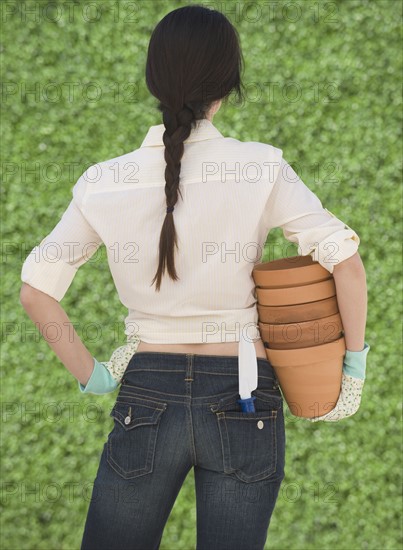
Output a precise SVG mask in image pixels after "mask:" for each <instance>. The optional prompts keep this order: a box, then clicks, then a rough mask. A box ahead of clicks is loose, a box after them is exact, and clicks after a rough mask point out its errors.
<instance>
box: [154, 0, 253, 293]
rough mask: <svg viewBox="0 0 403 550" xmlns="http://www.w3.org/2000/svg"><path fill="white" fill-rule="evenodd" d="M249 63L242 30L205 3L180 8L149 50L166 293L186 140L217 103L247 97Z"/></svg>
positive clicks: (161, 269)
mask: <svg viewBox="0 0 403 550" xmlns="http://www.w3.org/2000/svg"><path fill="white" fill-rule="evenodd" d="M243 66H244V62H243V56H242V52H241V49H240V44H239V36H238V33H237V30H236V29H235V28H234V27H233V26H232V24H231V22H230V21H229V20H228V19H227V18H226V17H225V15H223V14H222V13H221V12H219V11H216V10H213V9H210V8H206V7H204V6H202V5H197V4H194V5H190V6H184V7H182V8H177V9H175V10H173V11H171V12H170V13H168V14H167V15H165V17H163V19H161V21H160V22H159V23H158V24H157V26H156V27H155V29H154V30H153V33H152V36H151V39H150V43H149V46H148V56H147V64H146V83H147V87H148V89H149V91H150V92H151V94H152V95H153V96H154V97H156V98H157V99H158V102H159V103H158V109H159V110H160V112H161V113H162V118H163V123H164V126H165V132H164V134H163V142H164V145H165V153H164V158H165V161H166V168H165V198H166V206H167V211H166V214H165V219H164V223H163V225H162V228H161V233H160V240H159V261H158V269H157V272H156V274H155V276H154V278H153V280H152V283H151V284H154V283H155V282H156V291H159V290H160V286H161V280H162V276H163V274H164V271H165V268H167V270H168V275H169V276H170V278H171V279H172V280H174V281H177V280H178V279H179V277H178V275H177V273H176V270H175V261H174V252H175V246H176V247H177V248H178V241H177V234H176V230H175V223H174V212H173V210H174V207H175V204H176V203H177V200H178V193H179V194H180V195H181V198H182V199H183V197H182V193H181V190H180V188H179V182H180V171H181V159H182V156H183V153H184V150H185V146H184V141H185V140H187V138H188V137H189V136H190V133H191V131H192V129H195V127H196V121H197V120H199V119H203V118H206V113H207V111H208V110H209V109H210V108H211V106H212V104H213V103H214V102H216V101H219V100H221V101H222V100H225V99H226V98H227V97H228V96H229V95H230V93H231V92H232V90H235V91H236V93H237V95H238V98H239V99H241V100H243V98H244V90H243V89H244V86H243V83H242V81H241V76H240V73H241V70H242V69H243Z"/></svg>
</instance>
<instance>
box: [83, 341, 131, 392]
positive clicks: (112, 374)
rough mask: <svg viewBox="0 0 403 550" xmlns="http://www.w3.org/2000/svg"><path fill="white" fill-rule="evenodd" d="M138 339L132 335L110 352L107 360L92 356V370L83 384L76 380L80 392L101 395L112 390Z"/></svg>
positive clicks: (120, 378) (116, 384)
mask: <svg viewBox="0 0 403 550" xmlns="http://www.w3.org/2000/svg"><path fill="white" fill-rule="evenodd" d="M139 343H140V339H139V338H137V337H134V338H133V339H132V340H130V341H129V342H128V343H127V344H126V345H124V346H120V347H119V348H117V349H115V351H114V352H113V353H112V356H111V358H110V359H109V361H106V362H102V363H100V362H99V361H98V360H97V359H95V357H94V370H93V371H92V374H91V376H90V378H89V380H88V382H87V384H86V385H85V386H84V385H83V384H81V383H80V382H78V387H79V390H80V392H81V393H94V394H96V395H102V394H104V393H110V392H112V391H114V390H115V389H116V388H117V387H118V385H119V384H120V382H121V380H122V377H123V374H124V372H125V370H126V367H127V365H128V364H129V361H130V359H131V358H132V357H133V355H134V353H136V351H137V347H138V345H139Z"/></svg>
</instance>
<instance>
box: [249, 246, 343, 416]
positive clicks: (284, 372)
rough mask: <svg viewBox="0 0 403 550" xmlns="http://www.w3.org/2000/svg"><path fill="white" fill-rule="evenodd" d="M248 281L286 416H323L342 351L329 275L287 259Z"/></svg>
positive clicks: (260, 268) (335, 388) (336, 391)
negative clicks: (253, 291) (254, 290)
mask: <svg viewBox="0 0 403 550" xmlns="http://www.w3.org/2000/svg"><path fill="white" fill-rule="evenodd" d="M252 276H253V279H254V281H255V285H256V297H257V302H258V304H257V308H258V313H259V316H258V317H259V328H260V332H261V336H262V340H263V341H264V342H265V348H266V355H267V358H268V360H269V361H270V363H271V365H272V366H273V369H274V370H275V372H276V375H277V378H278V380H279V384H280V388H281V391H282V393H283V396H284V398H285V400H286V401H287V404H288V406H289V408H290V411H291V413H292V414H294V415H295V416H300V417H305V418H312V417H314V416H321V415H323V414H326V413H327V412H329V411H330V410H332V409H333V408H334V407H335V405H336V403H337V400H338V398H339V395H340V389H341V378H342V370H343V359H344V355H345V351H346V348H345V340H344V336H343V326H342V322H341V317H340V315H339V310H338V306H337V296H336V286H335V284H334V278H333V275H332V274H331V273H329V271H328V270H327V269H325V268H323V267H322V266H321V265H320V264H319V263H318V262H316V261H313V260H312V258H311V256H293V257H289V258H282V259H280V260H274V261H272V262H266V263H263V264H258V265H256V266H255V267H254V269H253V271H252ZM296 324H297V325H298V327H297V329H298V331H299V332H297V330H296V327H295V325H296ZM291 325H293V327H292V326H291ZM332 329H333V330H332ZM290 330H294V332H291V333H290ZM287 331H288V332H287ZM318 331H319V332H318ZM293 335H295V336H296V337H297V338H295V336H293ZM293 337H294V341H293V340H292V338H293ZM330 338H333V341H330V342H329V339H330ZM324 340H326V341H327V342H326V343H323V342H324Z"/></svg>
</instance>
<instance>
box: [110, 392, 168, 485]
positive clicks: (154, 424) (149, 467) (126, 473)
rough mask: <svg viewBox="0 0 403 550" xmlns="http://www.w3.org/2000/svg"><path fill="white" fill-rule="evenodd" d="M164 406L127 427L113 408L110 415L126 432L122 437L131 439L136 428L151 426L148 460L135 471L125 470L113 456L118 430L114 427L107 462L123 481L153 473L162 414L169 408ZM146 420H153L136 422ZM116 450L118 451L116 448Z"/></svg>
mask: <svg viewBox="0 0 403 550" xmlns="http://www.w3.org/2000/svg"><path fill="white" fill-rule="evenodd" d="M133 403H134V402H133ZM125 404H126V403H125ZM164 405H165V406H164V407H163V408H156V409H155V412H154V414H153V415H152V416H150V417H142V418H141V419H140V418H137V419H135V423H132V424H130V425H125V424H124V423H122V422H121V420H120V419H119V417H117V416H115V415H114V414H116V413H117V414H118V415H120V416H122V417H123V415H122V414H121V413H120V412H119V411H118V410H117V409H116V408H115V407H116V404H115V406H114V407H113V409H112V411H111V413H110V415H111V416H112V418H113V419H114V421H115V420H116V422H118V425H119V429H121V428H120V427H123V430H124V431H123V432H122V433H121V434H120V437H131V430H132V429H134V428H136V427H139V426H143V425H148V426H150V435H149V437H148V442H147V454H146V458H145V466H144V467H142V468H136V469H133V470H125V469H124V468H123V467H122V466H121V465H120V464H119V463H118V461H117V459H116V458H117V457H115V458H114V456H113V454H114V447H113V439H114V431H115V430H116V425H115V426H114V429H113V430H112V432H111V433H110V435H109V438H108V442H107V455H106V458H107V462H108V464H109V465H110V466H111V467H112V468H113V470H114V471H115V472H117V473H118V474H119V475H120V476H121V477H122V478H123V479H132V478H135V477H139V476H141V475H145V474H149V473H151V472H152V471H153V467H154V457H155V449H156V444H157V437H158V432H159V426H160V420H161V416H162V413H163V412H164V411H165V410H166V408H167V404H166V403H165V404H164ZM144 418H148V419H151V420H149V422H143V423H139V422H136V421H137V420H142V419H144ZM115 450H116V447H115Z"/></svg>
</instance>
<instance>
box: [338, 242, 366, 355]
mask: <svg viewBox="0 0 403 550" xmlns="http://www.w3.org/2000/svg"><path fill="white" fill-rule="evenodd" d="M333 277H334V282H335V285H336V293H337V302H338V306H339V312H340V317H341V320H342V324H343V329H344V338H345V341H346V348H347V349H348V350H350V351H361V350H362V349H363V348H364V338H365V326H366V321H367V281H366V274H365V268H364V265H363V263H362V260H361V257H360V255H359V254H358V253H356V254H355V255H354V257H351V258H348V259H347V260H345V261H343V262H341V263H340V264H339V265H336V266H335V267H334V270H333Z"/></svg>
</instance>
